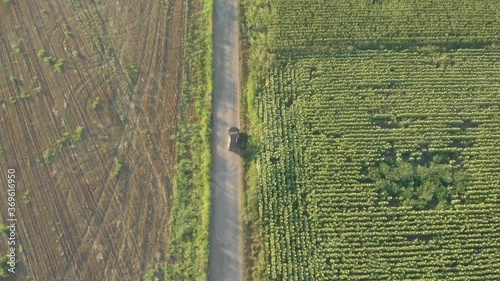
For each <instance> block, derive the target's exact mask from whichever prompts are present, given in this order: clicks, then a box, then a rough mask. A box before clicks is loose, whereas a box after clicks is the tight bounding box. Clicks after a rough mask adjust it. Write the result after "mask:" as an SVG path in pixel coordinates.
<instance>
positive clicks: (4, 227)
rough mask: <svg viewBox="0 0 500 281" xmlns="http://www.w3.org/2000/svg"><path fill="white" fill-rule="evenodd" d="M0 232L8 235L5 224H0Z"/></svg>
mask: <svg viewBox="0 0 500 281" xmlns="http://www.w3.org/2000/svg"><path fill="white" fill-rule="evenodd" d="M0 232H2V233H5V234H7V233H9V229H8V228H7V226H6V225H5V224H3V223H0Z"/></svg>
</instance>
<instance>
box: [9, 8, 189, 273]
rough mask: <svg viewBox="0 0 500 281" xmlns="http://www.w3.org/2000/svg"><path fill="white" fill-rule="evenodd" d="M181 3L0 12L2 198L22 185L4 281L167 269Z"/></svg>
mask: <svg viewBox="0 0 500 281" xmlns="http://www.w3.org/2000/svg"><path fill="white" fill-rule="evenodd" d="M185 2H186V1H181V0H168V1H167V0H165V1H163V0H157V1H110V0H102V1H99V0H95V1H94V0H85V1H79V0H70V1H53V0H50V1H42V2H40V1H27V0H17V1H12V2H11V3H3V2H2V3H0V99H1V102H0V132H1V133H0V145H1V150H0V152H1V155H0V170H1V173H2V177H1V178H2V186H5V185H6V184H5V183H6V173H7V169H9V168H14V169H16V171H17V177H18V190H17V195H16V200H17V202H18V205H17V212H18V230H17V231H18V233H17V234H18V237H17V239H18V241H17V242H18V244H20V245H21V246H22V247H21V248H19V247H18V258H19V263H18V265H17V267H16V269H17V270H16V274H15V275H12V276H11V277H13V278H16V279H17V280H30V279H31V280H139V279H140V278H141V276H143V275H144V273H145V272H146V271H147V270H148V269H150V268H152V267H156V266H157V265H158V264H161V263H162V262H164V260H165V253H166V251H167V249H166V248H165V245H167V243H165V241H167V240H168V232H167V230H168V227H167V226H168V199H169V194H170V190H171V186H172V182H171V177H172V176H173V165H174V164H175V163H176V160H177V159H176V157H175V155H176V152H175V145H174V143H173V142H172V141H171V135H172V134H174V133H175V132H176V128H177V125H176V124H177V120H178V114H177V113H178V112H179V110H180V109H179V106H180V102H179V99H180V97H179V96H180V94H181V91H182V82H181V81H182V73H183V58H184V53H183V52H184V50H183V40H184V38H185V34H186V30H187V29H186V28H187V24H186V18H187V17H186V15H187V5H186V4H185ZM78 131H80V132H81V133H78ZM0 198H1V199H0V202H1V203H0V207H1V211H0V212H1V214H2V220H3V221H5V219H6V208H7V207H6V204H4V203H5V202H6V200H4V199H6V198H7V191H6V189H5V188H2V189H0ZM3 240H4V239H2V241H3ZM5 246H6V245H5V243H3V242H2V243H1V244H0V250H1V251H2V255H3V252H5V251H6V249H7V248H6V247H5Z"/></svg>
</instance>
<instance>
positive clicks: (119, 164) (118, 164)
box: [111, 157, 123, 177]
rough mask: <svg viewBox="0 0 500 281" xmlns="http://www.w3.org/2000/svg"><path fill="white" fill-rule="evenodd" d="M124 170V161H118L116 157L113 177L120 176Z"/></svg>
mask: <svg viewBox="0 0 500 281" xmlns="http://www.w3.org/2000/svg"><path fill="white" fill-rule="evenodd" d="M122 169H123V163H122V161H120V160H118V158H116V157H115V166H114V167H113V171H112V172H111V176H112V177H116V176H118V174H119V173H120V172H121V171H122Z"/></svg>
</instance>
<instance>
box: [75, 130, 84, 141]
mask: <svg viewBox="0 0 500 281" xmlns="http://www.w3.org/2000/svg"><path fill="white" fill-rule="evenodd" d="M82 136H83V127H81V126H78V127H76V130H75V134H73V140H74V141H80V140H82Z"/></svg>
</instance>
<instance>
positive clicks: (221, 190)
mask: <svg viewBox="0 0 500 281" xmlns="http://www.w3.org/2000/svg"><path fill="white" fill-rule="evenodd" d="M214 15H215V16H214V66H215V72H214V95H213V99H214V104H213V106H214V109H213V118H214V119H213V147H212V213H211V226H210V257H209V280H210V281H226V280H227V281H241V280H243V267H242V261H243V259H242V256H243V254H242V253H243V251H242V233H241V229H242V228H241V202H240V195H241V185H242V170H241V158H240V157H239V156H238V155H237V154H236V153H233V152H230V151H228V150H227V128H228V127H231V126H236V127H239V120H240V116H239V104H240V99H239V62H238V38H239V34H238V33H239V31H238V26H239V24H238V1H237V0H215V11H214Z"/></svg>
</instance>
